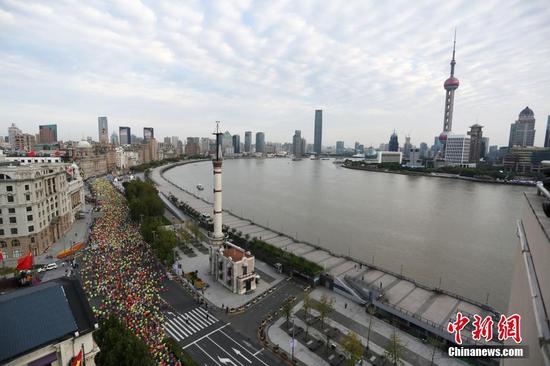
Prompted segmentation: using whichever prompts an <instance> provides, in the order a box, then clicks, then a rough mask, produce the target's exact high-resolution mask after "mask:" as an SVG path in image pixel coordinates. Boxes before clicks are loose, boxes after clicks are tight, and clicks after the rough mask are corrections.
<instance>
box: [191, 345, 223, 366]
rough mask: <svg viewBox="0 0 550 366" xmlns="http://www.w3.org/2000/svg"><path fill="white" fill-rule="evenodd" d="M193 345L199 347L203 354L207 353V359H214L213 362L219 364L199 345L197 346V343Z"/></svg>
mask: <svg viewBox="0 0 550 366" xmlns="http://www.w3.org/2000/svg"><path fill="white" fill-rule="evenodd" d="M195 346H196V347H197V348H198V349H200V350H201V351H202V353H204V354H205V355H207V356H208V358H209V359H211V360H212V361H214V363H215V364H216V365H218V366H220V364H219V363H218V362H217V361H216V360H215V359H214V358H212V356H210V355H209V354H208V353H207V352H206V351H205V350H203V349H202V347H201V346H199V345H198V344H195ZM184 348H185V347H184Z"/></svg>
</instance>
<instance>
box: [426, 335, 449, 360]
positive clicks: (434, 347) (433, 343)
mask: <svg viewBox="0 0 550 366" xmlns="http://www.w3.org/2000/svg"><path fill="white" fill-rule="evenodd" d="M428 343H429V344H430V345H431V346H432V359H431V362H430V365H434V364H435V363H434V361H435V352H436V351H437V349H438V348H441V347H443V346H444V345H445V343H444V342H441V341H440V340H439V339H437V338H435V337H428Z"/></svg>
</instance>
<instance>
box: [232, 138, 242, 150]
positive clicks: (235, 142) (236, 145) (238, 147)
mask: <svg viewBox="0 0 550 366" xmlns="http://www.w3.org/2000/svg"><path fill="white" fill-rule="evenodd" d="M232 138H233V152H234V153H235V154H240V153H241V136H240V135H233V137H232Z"/></svg>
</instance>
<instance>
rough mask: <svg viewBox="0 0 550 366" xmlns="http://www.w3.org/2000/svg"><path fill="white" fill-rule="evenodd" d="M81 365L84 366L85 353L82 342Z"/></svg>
mask: <svg viewBox="0 0 550 366" xmlns="http://www.w3.org/2000/svg"><path fill="white" fill-rule="evenodd" d="M82 366H86V353H85V352H84V343H82Z"/></svg>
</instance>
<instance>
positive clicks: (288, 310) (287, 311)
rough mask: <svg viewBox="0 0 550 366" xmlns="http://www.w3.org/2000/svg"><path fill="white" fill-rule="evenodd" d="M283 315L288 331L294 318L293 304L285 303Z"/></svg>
mask: <svg viewBox="0 0 550 366" xmlns="http://www.w3.org/2000/svg"><path fill="white" fill-rule="evenodd" d="M283 314H284V315H285V318H286V327H287V329H288V323H289V321H290V317H291V316H292V302H290V301H285V302H284V304H283Z"/></svg>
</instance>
